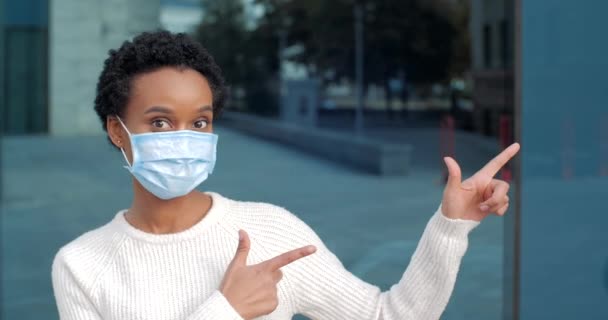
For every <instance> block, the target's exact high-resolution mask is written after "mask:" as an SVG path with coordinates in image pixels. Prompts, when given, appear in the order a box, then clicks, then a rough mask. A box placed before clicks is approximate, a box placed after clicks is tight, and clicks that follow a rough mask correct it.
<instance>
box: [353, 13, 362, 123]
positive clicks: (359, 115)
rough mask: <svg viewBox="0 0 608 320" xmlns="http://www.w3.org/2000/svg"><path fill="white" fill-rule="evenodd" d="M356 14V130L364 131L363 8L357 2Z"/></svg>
mask: <svg viewBox="0 0 608 320" xmlns="http://www.w3.org/2000/svg"><path fill="white" fill-rule="evenodd" d="M354 15H355V78H356V91H357V105H356V107H355V131H356V132H357V134H362V133H363V10H362V8H361V4H360V3H359V2H357V3H356V4H355V7H354Z"/></svg>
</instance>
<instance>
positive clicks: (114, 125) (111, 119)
mask: <svg viewBox="0 0 608 320" xmlns="http://www.w3.org/2000/svg"><path fill="white" fill-rule="evenodd" d="M106 128H107V129H108V136H109V137H110V140H112V143H113V144H114V145H115V146H116V147H118V148H124V146H125V141H126V140H127V139H126V135H125V132H124V130H123V128H122V125H121V124H120V122H118V119H117V118H116V117H115V116H107V117H106Z"/></svg>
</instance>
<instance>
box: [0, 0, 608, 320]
mask: <svg viewBox="0 0 608 320" xmlns="http://www.w3.org/2000/svg"><path fill="white" fill-rule="evenodd" d="M606 10H608V2H605V1H601V0H586V1H583V2H572V1H566V0H555V1H548V0H547V1H522V0H425V1H423V0H375V1H374V0H361V1H357V0H333V1H330V0H325V1H322V0H106V1H102V0H0V28H1V29H0V68H1V69H0V98H1V99H0V104H1V108H2V109H1V110H0V132H2V140H1V143H2V148H1V149H0V150H1V151H2V156H1V157H0V161H1V167H2V170H1V177H2V184H1V189H0V195H1V197H2V206H1V209H2V214H1V215H0V223H1V224H0V226H1V229H0V231H1V241H2V246H1V252H0V253H1V255H0V258H1V261H2V262H1V264H0V267H1V269H0V270H1V275H2V278H1V279H2V291H1V300H0V309H1V313H0V316H1V317H2V319H58V316H57V310H56V307H55V301H54V297H53V293H52V288H51V279H50V271H51V263H52V259H53V257H54V255H55V253H56V252H57V250H58V249H59V248H60V247H61V246H62V245H64V244H66V243H67V242H69V241H71V240H72V239H74V238H76V237H77V236H79V235H80V234H82V233H84V232H86V231H88V230H91V229H93V228H96V227H99V226H101V225H103V224H105V223H107V222H108V221H109V220H110V219H111V218H112V217H113V216H114V215H115V213H116V211H117V210H119V209H123V208H127V207H128V206H129V204H130V200H131V196H132V191H131V184H130V179H131V178H130V176H129V174H128V172H127V171H126V170H124V169H123V168H122V166H123V162H124V159H123V158H122V155H121V154H120V153H119V152H116V151H115V150H114V149H113V148H112V147H111V146H110V145H109V144H108V143H107V141H106V138H105V135H104V132H103V130H102V126H101V124H100V123H99V120H98V118H97V115H96V114H95V112H94V110H93V100H94V98H95V86H96V83H97V78H98V76H99V73H100V71H101V67H102V65H103V61H104V60H105V59H106V57H107V53H108V50H109V49H112V48H117V47H119V46H120V44H121V43H122V42H123V41H125V40H127V39H131V38H132V37H133V36H135V35H136V34H138V33H140V32H142V31H147V30H154V29H158V28H162V29H168V30H170V31H174V32H187V33H189V34H191V35H192V36H194V37H195V38H196V39H198V40H199V41H200V42H201V43H202V44H203V45H204V46H205V47H206V48H207V49H208V50H209V51H210V53H211V54H212V55H213V56H214V57H215V59H216V61H217V62H218V64H219V65H220V67H221V68H222V69H223V71H224V73H225V76H226V79H227V81H228V84H229V100H228V103H227V106H226V110H225V112H224V113H223V114H222V115H221V117H220V118H219V119H218V120H217V121H216V122H215V123H214V129H215V130H216V133H218V134H219V136H220V140H219V145H218V163H217V165H216V170H215V171H214V175H213V176H212V177H210V179H209V180H208V182H205V183H204V184H203V185H201V186H200V187H199V189H201V190H211V191H217V192H220V193H222V194H224V195H225V196H227V197H229V198H234V199H238V200H250V201H265V202H271V203H275V204H278V205H281V206H284V207H286V208H288V209H289V210H290V211H292V212H294V213H295V214H296V215H298V216H299V217H300V218H301V219H302V220H304V221H305V222H307V223H308V224H309V225H311V227H312V228H313V229H314V230H315V231H316V232H317V233H318V234H319V236H320V237H321V239H323V241H324V242H325V243H326V245H327V246H328V248H329V249H330V250H332V251H333V252H334V253H335V254H336V255H337V256H338V257H339V258H340V260H341V261H342V262H343V264H344V266H345V267H346V268H347V269H349V270H350V271H351V272H353V273H354V274H356V275H357V276H359V277H360V278H362V279H364V280H365V281H367V282H370V283H373V284H375V285H377V286H379V287H380V288H382V290H388V289H389V288H390V287H391V286H392V285H393V284H395V283H397V282H398V281H399V279H400V278H401V276H402V274H403V272H404V270H405V268H406V266H407V264H408V262H409V258H410V256H411V254H412V253H413V252H414V250H415V248H416V245H417V243H418V240H419V238H420V235H421V234H422V231H423V230H424V227H425V225H426V223H427V222H428V219H429V218H430V217H431V215H432V213H433V212H434V211H435V210H436V209H437V207H438V206H439V204H440V201H441V197H442V192H443V187H444V181H445V178H446V172H445V168H444V164H443V161H442V158H443V156H446V155H449V156H452V157H454V158H455V159H456V160H457V161H458V162H459V164H460V166H461V168H462V169H463V175H464V176H468V175H471V174H473V173H474V172H475V171H477V170H478V169H480V168H481V167H482V166H483V165H484V164H485V163H486V162H487V161H489V160H490V159H491V158H492V157H493V156H495V155H496V154H497V153H498V152H500V151H501V150H502V149H503V148H505V147H506V146H508V145H509V144H511V143H512V142H514V141H517V142H520V143H521V144H522V150H521V151H520V154H519V155H518V156H517V157H516V158H514V159H513V160H512V161H511V162H510V164H509V165H508V166H506V167H505V168H504V169H503V170H502V171H501V172H500V173H499V174H498V175H497V178H500V179H503V180H506V181H508V182H510V183H511V190H510V193H511V194H510V199H511V206H510V209H509V211H508V213H507V215H506V216H505V217H504V218H499V217H496V216H490V217H489V218H488V219H486V220H485V221H484V222H483V223H482V224H481V225H480V226H479V227H478V228H476V229H475V230H474V231H473V232H472V233H471V235H470V244H469V249H468V252H467V254H466V255H465V257H464V259H463V263H462V266H461V268H460V272H459V278H458V281H457V283H456V287H455V289H454V293H453V296H452V299H451V300H450V303H449V305H448V307H447V309H446V311H445V313H444V315H443V317H442V319H505V320H507V319H509V320H510V319H574V318H584V319H608V307H607V304H606V303H605V302H606V301H608V232H607V230H608V216H607V215H606V214H605V212H606V209H605V199H606V197H607V196H608V110H607V107H606V105H605V103H606V101H608V85H606V80H605V77H606V74H608V62H607V60H606V58H605V57H606V56H608V52H607V51H608V44H607V43H606V42H605V41H601V39H604V36H603V31H604V30H606V29H607V28H608V22H606V20H605V19H604V13H605V12H606ZM244 159H246V160H247V161H246V162H245V161H244ZM294 319H306V318H305V317H302V316H296V317H294Z"/></svg>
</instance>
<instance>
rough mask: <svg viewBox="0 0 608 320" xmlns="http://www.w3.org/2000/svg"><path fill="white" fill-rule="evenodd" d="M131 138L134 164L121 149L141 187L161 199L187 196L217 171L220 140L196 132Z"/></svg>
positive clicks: (188, 131)
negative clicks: (216, 163) (216, 161)
mask: <svg viewBox="0 0 608 320" xmlns="http://www.w3.org/2000/svg"><path fill="white" fill-rule="evenodd" d="M117 118H118V121H119V122H120V124H121V125H122V126H123V128H125V130H126V131H127V133H128V134H129V139H130V141H131V151H132V153H133V163H131V164H129V160H128V158H127V155H126V154H125V151H124V149H123V148H120V150H121V151H122V154H123V156H124V157H125V161H126V162H127V164H129V165H128V166H124V167H125V168H126V169H127V170H129V171H130V172H131V174H133V176H134V177H135V178H136V179H137V181H139V183H140V184H141V185H142V186H144V188H146V190H148V191H150V192H151V193H152V194H154V195H155V196H157V197H158V198H160V199H164V200H167V199H172V198H176V197H181V196H184V195H186V194H188V193H190V191H192V190H193V189H194V188H196V187H197V186H198V185H199V184H201V183H202V182H203V181H205V180H206V179H207V177H208V176H209V174H211V173H212V172H213V168H214V167H215V158H216V146H217V138H218V136H217V135H216V134H213V133H206V132H197V131H193V130H177V131H167V132H148V133H140V134H131V133H130V132H129V129H127V127H126V126H125V124H124V123H123V122H122V120H121V119H120V118H119V117H118V116H117Z"/></svg>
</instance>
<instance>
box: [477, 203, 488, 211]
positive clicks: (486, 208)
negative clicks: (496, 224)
mask: <svg viewBox="0 0 608 320" xmlns="http://www.w3.org/2000/svg"><path fill="white" fill-rule="evenodd" d="M479 209H481V211H487V210H488V209H490V207H488V205H487V204H482V205H480V206H479Z"/></svg>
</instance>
